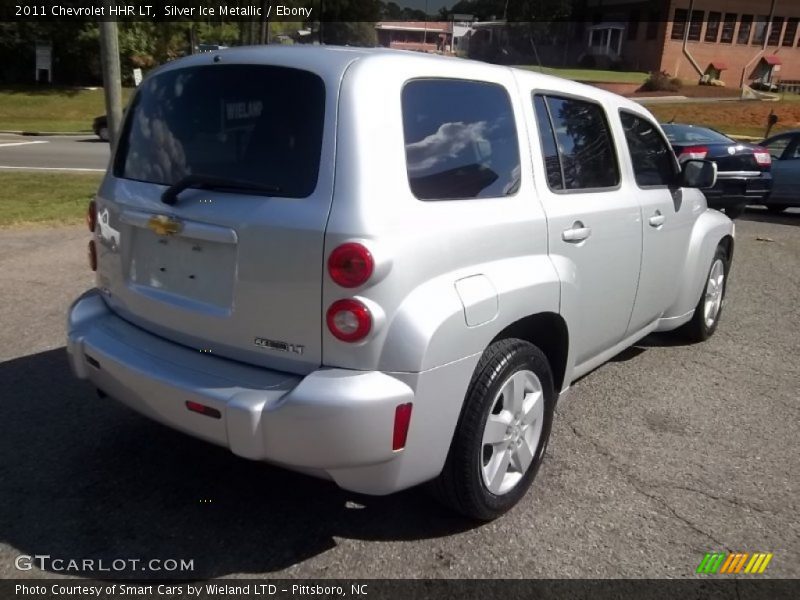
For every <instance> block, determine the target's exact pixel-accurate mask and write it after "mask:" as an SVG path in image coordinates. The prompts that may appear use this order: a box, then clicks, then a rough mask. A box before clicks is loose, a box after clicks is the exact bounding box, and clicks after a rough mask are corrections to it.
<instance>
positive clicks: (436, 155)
mask: <svg viewBox="0 0 800 600" xmlns="http://www.w3.org/2000/svg"><path fill="white" fill-rule="evenodd" d="M402 105H403V135H404V137H405V150H406V169H407V171H408V182H409V185H410V186H411V191H412V192H413V193H414V195H415V196H416V197H417V198H419V199H420V200H455V199H468V198H488V197H499V196H508V195H511V194H514V193H515V192H516V190H517V188H518V187H519V178H520V163H519V142H518V138H517V130H516V125H515V123H514V113H513V111H512V109H511V101H510V99H509V97H508V93H507V92H506V91H505V89H504V88H503V87H502V86H500V85H497V84H492V83H483V82H476V81H459V80H454V79H418V80H414V81H410V82H408V83H407V84H406V85H405V87H404V88H403V92H402Z"/></svg>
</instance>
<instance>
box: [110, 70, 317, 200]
mask: <svg viewBox="0 0 800 600" xmlns="http://www.w3.org/2000/svg"><path fill="white" fill-rule="evenodd" d="M324 113H325V86H324V84H323V82H322V80H321V79H320V78H319V77H318V76H316V75H314V74H312V73H309V72H307V71H301V70H298V69H288V68H284V67H273V66H264V65H212V66H202V67H191V68H187V69H178V70H174V71H167V72H166V73H162V74H160V75H155V76H154V77H151V78H149V79H147V80H146V81H145V82H144V83H143V84H142V86H141V87H140V89H139V91H138V93H137V94H136V97H135V99H134V101H133V103H132V105H131V107H130V109H129V114H128V117H127V119H126V123H125V128H124V131H123V134H122V137H121V139H120V145H119V151H118V152H117V155H116V159H115V164H114V175H116V176H117V177H122V178H126V179H135V180H138V181H146V182H150V183H158V184H164V185H172V184H174V183H176V182H177V181H179V180H180V179H182V178H183V177H185V176H187V175H207V176H212V177H220V178H230V179H238V180H243V181H248V182H253V183H256V184H263V185H265V186H274V187H277V188H279V190H280V191H279V192H278V193H276V194H275V195H279V196H288V197H297V198H302V197H305V196H308V195H309V194H311V193H312V192H313V191H314V188H315V187H316V184H317V175H318V173H319V163H320V152H321V148H322V132H323V119H324Z"/></svg>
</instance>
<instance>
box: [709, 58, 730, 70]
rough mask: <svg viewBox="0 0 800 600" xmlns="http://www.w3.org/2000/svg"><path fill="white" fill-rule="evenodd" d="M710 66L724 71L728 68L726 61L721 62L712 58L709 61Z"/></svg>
mask: <svg viewBox="0 0 800 600" xmlns="http://www.w3.org/2000/svg"><path fill="white" fill-rule="evenodd" d="M711 66H712V67H713V68H714V69H716V70H717V71H724V70H725V69H727V68H728V63H726V62H722V61H721V60H714V61H711Z"/></svg>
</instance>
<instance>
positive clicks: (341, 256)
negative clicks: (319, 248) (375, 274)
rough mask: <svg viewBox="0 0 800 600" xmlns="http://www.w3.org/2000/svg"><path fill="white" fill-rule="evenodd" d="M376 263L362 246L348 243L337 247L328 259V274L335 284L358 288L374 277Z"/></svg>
mask: <svg viewBox="0 0 800 600" xmlns="http://www.w3.org/2000/svg"><path fill="white" fill-rule="evenodd" d="M374 268H375V261H374V260H373V259H372V254H370V251H369V250H367V249H366V248H365V247H364V246H362V245H361V244H357V243H355V242H348V243H346V244H342V245H341V246H339V247H337V248H336V249H335V250H334V251H333V252H331V255H330V256H329V257H328V273H329V274H330V276H331V279H333V281H334V282H336V283H337V284H339V285H340V286H342V287H345V288H354V287H358V286H360V285H362V284H364V283H366V282H367V280H369V278H370V277H372V271H373V270H374Z"/></svg>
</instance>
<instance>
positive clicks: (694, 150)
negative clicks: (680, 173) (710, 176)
mask: <svg viewBox="0 0 800 600" xmlns="http://www.w3.org/2000/svg"><path fill="white" fill-rule="evenodd" d="M707 154H708V148H707V147H706V146H689V147H688V148H684V149H683V150H681V153H680V154H679V155H678V160H679V161H681V162H683V161H685V160H703V159H704V158H705V157H706V155H707Z"/></svg>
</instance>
